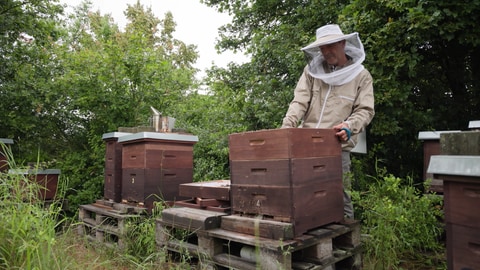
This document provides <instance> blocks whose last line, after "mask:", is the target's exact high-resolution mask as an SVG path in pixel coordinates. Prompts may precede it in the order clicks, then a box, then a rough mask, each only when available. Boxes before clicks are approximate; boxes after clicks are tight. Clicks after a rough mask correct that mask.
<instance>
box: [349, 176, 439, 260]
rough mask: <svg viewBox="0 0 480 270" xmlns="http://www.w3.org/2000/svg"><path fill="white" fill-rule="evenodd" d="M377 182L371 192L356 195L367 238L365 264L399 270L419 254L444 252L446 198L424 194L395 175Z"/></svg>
mask: <svg viewBox="0 0 480 270" xmlns="http://www.w3.org/2000/svg"><path fill="white" fill-rule="evenodd" d="M374 180H375V182H374V183H373V184H370V185H369V188H368V191H365V192H359V191H354V192H353V195H352V196H353V198H354V201H355V202H358V204H357V205H356V207H357V208H358V209H359V211H358V212H360V213H361V214H360V215H361V219H362V221H363V223H364V226H363V227H362V230H363V232H364V233H365V234H366V235H367V237H366V238H365V241H364V244H365V255H366V256H365V261H370V262H369V264H371V265H375V269H398V267H399V265H400V263H401V260H402V259H404V258H412V257H415V256H417V254H418V252H419V251H420V252H434V253H436V252H441V251H442V250H443V247H442V245H441V244H440V242H439V241H438V240H439V238H440V235H441V234H442V232H443V229H442V227H441V222H440V221H439V220H441V219H442V215H443V214H442V211H441V207H439V206H441V204H442V198H441V197H439V196H436V195H434V194H421V192H420V191H419V190H418V189H417V188H415V187H414V186H413V185H412V184H411V183H412V181H411V180H410V179H407V184H403V185H402V179H400V178H398V177H394V176H393V175H386V176H380V177H378V178H374Z"/></svg>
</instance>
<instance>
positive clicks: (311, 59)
mask: <svg viewBox="0 0 480 270" xmlns="http://www.w3.org/2000/svg"><path fill="white" fill-rule="evenodd" d="M345 40H346V43H345V53H346V54H347V55H348V56H350V57H351V58H352V64H351V65H348V66H346V67H343V68H341V69H338V70H335V71H333V72H326V71H325V70H324V68H323V62H324V61H325V58H324V57H323V55H322V52H321V51H320V47H319V46H315V47H312V46H307V47H305V48H302V51H303V52H304V54H305V58H306V60H307V63H308V72H309V73H310V75H311V76H312V77H314V78H317V79H320V80H322V81H324V82H326V83H328V84H330V85H342V84H345V83H347V82H349V81H351V80H353V79H354V78H355V77H356V76H357V75H358V74H359V73H360V72H361V71H362V70H363V69H364V67H363V65H362V63H363V61H364V60H365V50H364V48H363V44H362V42H361V41H360V38H359V36H358V33H353V34H350V35H347V36H346V39H345Z"/></svg>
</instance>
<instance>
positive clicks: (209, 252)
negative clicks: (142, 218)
mask: <svg viewBox="0 0 480 270" xmlns="http://www.w3.org/2000/svg"><path fill="white" fill-rule="evenodd" d="M237 218H238V217H233V219H237ZM226 219H232V216H228V215H222V214H220V213H218V212H212V211H205V210H199V209H192V208H170V209H166V210H164V212H162V218H160V219H157V221H156V226H157V227H156V242H157V245H158V246H159V247H160V248H165V249H167V250H168V251H170V252H174V253H182V254H185V253H188V254H189V255H191V256H193V257H196V258H198V259H199V262H200V263H201V265H202V266H201V267H202V269H224V268H225V269H239V270H249V269H252V270H254V269H286V270H288V269H299V270H300V269H337V270H338V269H361V265H362V262H361V243H360V223H359V222H352V223H349V224H330V225H326V226H323V227H320V228H316V229H314V230H311V231H309V232H307V233H305V234H303V235H301V236H299V237H296V238H293V239H290V240H284V239H279V238H277V239H271V238H267V237H263V236H259V235H251V234H245V233H241V232H234V231H229V230H226V229H223V227H224V226H223V223H224V220H226ZM250 221H251V220H250ZM250 221H249V222H250ZM232 222H233V221H232V220H230V223H232ZM236 222H240V223H242V222H247V221H244V220H240V219H238V220H236ZM261 223H262V221H260V220H258V221H257V225H256V226H257V227H258V228H259V229H258V231H260V230H261V229H260V228H262V227H268V226H271V228H273V227H274V226H273V223H275V222H272V221H269V224H268V225H266V224H261ZM277 223H278V224H277V225H278V226H280V225H281V222H277ZM239 226H240V227H241V226H242V225H239ZM290 226H291V225H290ZM227 227H228V226H227ZM280 227H281V226H280ZM290 233H291V231H290Z"/></svg>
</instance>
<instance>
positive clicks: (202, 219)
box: [162, 207, 226, 230]
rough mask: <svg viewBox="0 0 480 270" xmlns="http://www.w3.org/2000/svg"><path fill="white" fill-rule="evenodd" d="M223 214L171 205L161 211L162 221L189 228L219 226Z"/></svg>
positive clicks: (201, 228)
mask: <svg viewBox="0 0 480 270" xmlns="http://www.w3.org/2000/svg"><path fill="white" fill-rule="evenodd" d="M224 215H226V214H225V213H220V212H214V211H208V210H201V209H194V208H190V207H172V208H167V209H165V210H163V211H162V222H164V223H165V224H170V225H171V226H174V227H177V226H181V227H183V228H186V229H190V230H198V229H199V230H209V229H213V228H218V227H220V217H221V216H224Z"/></svg>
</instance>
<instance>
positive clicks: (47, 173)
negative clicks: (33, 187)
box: [8, 169, 60, 200]
mask: <svg viewBox="0 0 480 270" xmlns="http://www.w3.org/2000/svg"><path fill="white" fill-rule="evenodd" d="M8 173H11V174H21V175H24V176H25V177H27V178H28V179H29V180H30V181H35V182H37V184H38V185H39V190H38V198H39V199H41V200H53V199H55V197H56V195H57V189H58V180H59V176H60V170H58V169H42V170H40V169H39V170H35V169H30V170H19V169H10V170H9V172H8Z"/></svg>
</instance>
